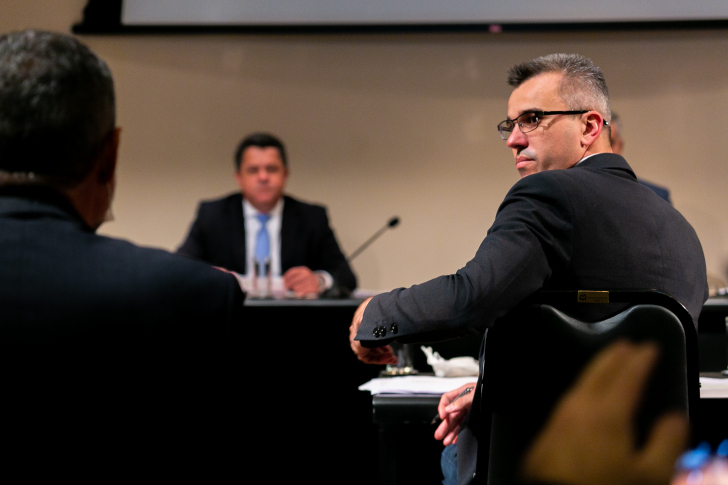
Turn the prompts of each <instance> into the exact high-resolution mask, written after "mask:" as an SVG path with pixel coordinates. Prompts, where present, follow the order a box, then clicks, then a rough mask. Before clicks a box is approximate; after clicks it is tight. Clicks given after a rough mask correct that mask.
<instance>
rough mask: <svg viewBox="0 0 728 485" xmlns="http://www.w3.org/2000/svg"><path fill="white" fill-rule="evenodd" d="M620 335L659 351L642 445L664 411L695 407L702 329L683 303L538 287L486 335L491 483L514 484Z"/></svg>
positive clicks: (655, 295) (647, 295) (649, 294)
mask: <svg viewBox="0 0 728 485" xmlns="http://www.w3.org/2000/svg"><path fill="white" fill-rule="evenodd" d="M618 339H629V340H632V341H635V342H641V341H648V340H649V341H654V342H656V343H657V344H658V345H659V347H660V350H661V352H660V358H659V361H658V363H657V366H656V368H655V370H654V372H653V374H652V376H651V378H650V381H649V384H648V387H647V389H646V392H645V395H644V400H643V402H642V403H641V407H640V409H639V411H638V414H637V416H636V419H635V427H636V433H637V434H636V437H637V442H638V443H637V444H638V446H639V445H640V444H641V443H643V441H644V439H645V438H646V436H647V433H648V430H649V429H650V428H651V426H652V424H653V421H654V420H655V418H657V417H658V416H660V415H661V414H663V413H664V412H665V411H668V410H676V409H677V410H683V411H684V412H685V413H687V414H690V413H692V412H695V410H696V409H697V403H698V400H699V398H700V394H699V379H698V358H697V334H696V329H695V324H694V322H693V320H692V317H691V316H690V314H689V313H688V311H687V310H686V309H685V307H683V306H682V305H681V304H680V303H679V302H677V301H676V300H675V299H673V298H672V297H670V296H669V295H666V294H664V293H660V292H657V291H651V290H648V291H608V292H607V291H605V292H594V291H555V292H546V291H545V292H539V293H537V294H535V295H533V296H532V297H531V298H529V299H527V300H526V301H524V302H523V304H521V305H519V307H518V308H517V309H516V310H515V311H512V312H511V313H509V314H508V315H507V316H506V317H504V318H503V319H501V320H499V321H498V322H496V324H495V325H494V326H493V328H491V329H489V331H488V333H487V336H486V341H485V350H484V355H483V359H484V361H483V389H484V391H483V402H482V404H481V409H482V412H483V414H482V417H483V419H482V422H485V423H487V422H488V413H490V416H491V419H490V422H489V424H490V449H489V459H488V483H489V484H502V483H513V482H514V481H515V480H514V478H515V476H516V475H515V474H516V473H517V470H518V467H519V466H520V462H521V460H522V457H523V454H524V452H525V450H526V449H527V447H528V445H529V444H530V443H531V441H532V440H533V438H534V437H535V436H536V435H537V433H538V432H539V430H540V429H541V428H542V427H543V425H544V424H545V421H546V419H547V418H548V416H549V415H550V413H551V411H552V409H553V407H554V405H555V404H556V402H557V401H558V399H559V398H560V396H561V395H562V394H563V393H564V391H566V390H567V389H568V388H569V387H570V386H571V385H572V383H573V382H574V381H575V379H576V378H577V377H578V375H579V374H580V372H581V370H582V368H583V367H584V366H585V365H586V364H587V363H588V362H589V361H590V360H591V358H592V356H594V355H595V354H596V353H598V352H599V350H601V349H602V348H604V347H605V346H607V345H608V344H610V343H611V342H614V341H615V340H618ZM485 423H483V424H485ZM481 436H482V435H481ZM481 456H482V455H481Z"/></svg>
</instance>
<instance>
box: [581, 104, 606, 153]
mask: <svg viewBox="0 0 728 485" xmlns="http://www.w3.org/2000/svg"><path fill="white" fill-rule="evenodd" d="M582 116H584V117H585V119H584V125H583V126H584V128H583V129H582V133H581V143H582V145H583V146H585V147H589V146H591V144H592V143H594V142H595V141H596V140H597V139H598V138H599V135H601V134H602V128H603V127H604V118H603V117H602V115H601V114H599V112H597V111H589V112H588V113H584V114H583V115H582Z"/></svg>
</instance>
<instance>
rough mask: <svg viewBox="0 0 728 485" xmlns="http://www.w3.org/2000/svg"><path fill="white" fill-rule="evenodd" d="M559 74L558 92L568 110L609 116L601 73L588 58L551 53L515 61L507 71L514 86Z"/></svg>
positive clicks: (606, 117)
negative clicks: (537, 77)
mask: <svg viewBox="0 0 728 485" xmlns="http://www.w3.org/2000/svg"><path fill="white" fill-rule="evenodd" d="M552 72H554V73H559V74H562V75H563V76H564V77H563V80H562V81H561V86H559V94H560V95H561V98H562V99H563V100H564V101H565V102H566V105H567V106H568V107H569V109H570V110H580V109H589V110H592V109H593V110H595V111H598V112H599V113H600V114H601V115H602V117H604V119H605V120H606V121H607V122H608V121H610V120H611V118H612V114H611V110H610V108H609V91H608V90H607V82H606V81H605V80H604V73H602V70H601V69H599V67H598V66H597V65H595V64H594V63H593V62H592V61H591V59H588V58H586V57H584V56H580V55H578V54H551V55H548V56H542V57H537V58H536V59H532V60H530V61H526V62H521V63H520V64H516V65H515V66H513V67H511V68H510V69H509V70H508V84H509V85H511V86H513V87H518V86H520V85H521V84H522V83H524V82H526V81H527V80H529V79H531V78H533V77H535V76H538V75H540V74H547V73H552Z"/></svg>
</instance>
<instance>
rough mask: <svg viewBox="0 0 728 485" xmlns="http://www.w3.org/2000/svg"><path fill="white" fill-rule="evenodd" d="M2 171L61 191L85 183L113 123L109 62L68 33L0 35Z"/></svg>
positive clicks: (0, 148) (31, 31)
mask: <svg viewBox="0 0 728 485" xmlns="http://www.w3.org/2000/svg"><path fill="white" fill-rule="evenodd" d="M0 106H1V107H2V108H1V109H0V171H1V172H3V173H4V175H5V176H6V178H10V179H13V178H18V179H22V178H23V176H28V177H29V178H30V179H31V180H32V179H36V180H37V179H42V180H46V181H48V182H50V183H55V184H59V185H62V186H73V185H75V184H77V183H78V182H80V181H81V180H83V178H84V177H85V176H86V175H88V173H89V172H90V171H91V169H92V167H93V162H94V160H95V159H96V156H97V155H98V153H99V151H100V150H101V148H102V147H103V145H104V142H105V141H106V139H107V137H108V136H109V135H110V134H111V133H112V132H113V130H114V126H115V124H116V119H115V117H116V115H115V111H116V110H115V105H114V83H113V80H112V78H111V72H110V71H109V68H108V67H107V65H106V64H105V63H104V61H102V60H101V59H99V58H98V57H97V56H96V55H95V54H94V53H93V52H91V50H89V48H88V47H86V46H85V45H83V44H82V43H81V42H79V41H78V40H76V39H74V38H73V37H70V36H68V35H64V34H59V33H54V32H46V31H41V30H25V31H22V32H13V33H10V34H6V35H3V36H0Z"/></svg>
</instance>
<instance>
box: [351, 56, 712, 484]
mask: <svg viewBox="0 0 728 485" xmlns="http://www.w3.org/2000/svg"><path fill="white" fill-rule="evenodd" d="M508 83H509V84H510V85H511V86H513V91H512V93H511V96H510V98H509V101H508V115H507V116H508V117H507V119H506V120H504V121H502V122H501V123H500V124H499V125H498V130H499V133H500V136H501V138H502V139H503V140H504V141H505V142H506V145H507V146H508V147H509V148H510V149H511V152H512V154H513V158H514V162H515V167H516V170H518V172H519V173H520V175H521V180H519V181H518V182H517V183H516V184H515V185H514V186H513V187H512V188H511V189H510V191H509V192H508V194H507V195H506V197H505V199H504V201H503V203H502V204H501V206H500V207H499V209H498V212H497V214H496V218H495V221H494V222H493V225H492V226H491V227H490V229H489V230H488V233H487V235H486V237H485V239H484V240H483V242H482V243H481V245H480V247H479V248H478V250H477V252H476V253H475V256H474V258H473V259H472V260H471V261H469V262H468V263H466V265H465V266H464V267H463V268H461V269H460V270H458V271H457V272H456V273H454V274H451V275H446V276H440V277H438V278H435V279H433V280H430V281H428V282H425V283H422V284H419V285H415V286H412V287H410V288H399V289H396V290H393V291H391V292H389V293H383V294H380V295H377V296H375V297H373V298H370V299H368V300H366V301H365V302H364V303H362V304H361V305H360V307H359V308H358V309H357V311H356V313H355V315H354V319H353V321H352V324H351V327H350V345H351V348H352V350H353V351H354V352H355V353H356V355H357V357H358V358H359V359H360V360H362V361H364V362H370V363H378V364H386V363H395V362H396V357H395V356H394V354H393V353H392V349H391V347H389V346H388V344H389V343H390V342H392V341H393V340H397V341H400V342H404V343H407V342H418V341H419V342H428V341H435V340H444V339H447V338H454V337H460V336H465V335H472V334H480V335H484V338H485V335H487V329H488V328H489V327H491V326H493V325H494V323H495V322H496V320H499V319H500V318H501V317H503V316H505V315H507V314H509V312H511V311H512V310H514V309H516V308H517V307H518V305H519V304H520V302H521V301H522V300H524V299H525V298H527V297H528V296H530V295H532V294H533V293H535V292H537V291H539V290H560V289H571V290H576V289H579V290H589V289H634V288H649V289H656V290H659V291H662V292H664V293H667V294H669V295H672V296H673V297H674V298H675V299H677V300H678V301H679V302H680V303H682V304H683V305H684V306H685V307H686V308H687V309H688V311H689V312H690V314H691V316H692V318H693V320H694V321H695V322H697V320H698V315H699V314H700V311H701V309H702V306H703V303H704V302H705V300H706V299H707V297H708V286H707V276H706V269H705V258H704V256H703V250H702V247H701V244H700V241H699V239H698V236H697V234H696V233H695V231H694V229H693V228H692V227H691V226H690V224H689V223H688V222H687V221H686V220H685V218H684V217H683V216H682V215H681V214H680V213H679V212H678V211H677V210H675V208H674V207H672V206H671V205H669V204H665V203H664V201H663V200H661V199H660V198H659V197H658V196H657V195H656V194H655V193H654V192H653V191H652V190H650V189H648V188H647V187H644V186H643V185H641V184H640V183H639V182H638V181H637V178H636V177H635V174H634V172H633V171H632V169H631V168H630V166H629V165H628V164H627V161H626V160H625V159H624V158H622V157H621V156H619V155H615V154H614V153H612V151H611V146H610V142H609V119H610V116H611V112H610V108H609V94H608V90H607V85H606V81H605V79H604V75H603V73H602V72H601V70H600V69H599V68H598V67H597V66H596V65H594V63H593V62H592V61H591V60H589V59H587V58H585V57H582V56H579V55H576V54H570V55H567V54H553V55H549V56H544V57H539V58H536V59H533V60H531V61H527V62H523V63H519V64H517V65H515V66H513V67H512V68H511V69H510V71H509V74H508ZM635 207H639V208H640V210H635V209H634V208H635ZM620 309H621V308H614V307H613V306H612V305H611V304H606V305H604V306H602V307H600V310H599V311H596V312H594V314H591V315H589V317H590V318H591V319H593V320H598V319H602V318H606V317H608V316H610V315H612V314H614V313H616V311H619V310H620ZM481 359H482V355H481ZM482 362H483V361H482V360H481V376H480V377H479V380H478V383H477V385H476V386H475V388H474V389H473V392H469V393H467V394H465V395H464V396H463V397H461V398H460V399H457V400H455V397H456V396H458V395H459V394H460V392H459V391H462V389H461V390H459V391H453V392H452V393H446V394H445V395H444V396H443V401H441V403H440V408H439V413H440V417H441V418H442V419H443V422H442V424H441V425H440V427H439V428H438V429H437V431H436V437H437V438H438V439H443V443H444V444H445V445H449V444H451V443H453V442H454V441H455V440H456V439H457V461H458V474H457V476H458V480H459V481H460V483H463V484H464V483H486V481H487V473H485V470H486V469H487V467H488V461H487V459H488V457H487V456H485V455H486V454H485V453H482V448H480V450H481V451H480V452H479V445H478V443H483V442H487V441H488V440H489V436H479V433H480V432H481V428H480V427H479V426H478V424H477V423H478V420H479V419H480V418H481V416H480V412H481V408H480V403H481V402H482V401H481V400H480V397H481V396H482V395H485V393H487V392H488V390H487V389H483V386H482V377H483V373H487V372H488V371H489V369H484V368H483V367H482ZM451 400H454V401H455V402H454V403H452V404H451V402H450V401H451ZM488 419H489V416H486V417H484V418H483V420H488Z"/></svg>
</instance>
